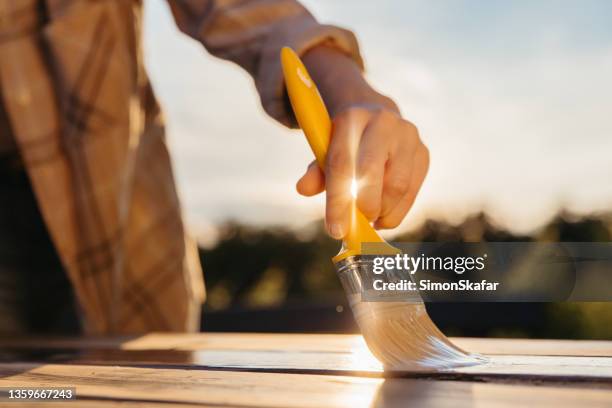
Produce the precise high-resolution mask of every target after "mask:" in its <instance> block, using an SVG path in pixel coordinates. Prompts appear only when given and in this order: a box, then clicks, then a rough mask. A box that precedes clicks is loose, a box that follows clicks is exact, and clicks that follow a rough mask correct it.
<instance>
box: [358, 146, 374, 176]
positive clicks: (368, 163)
mask: <svg viewBox="0 0 612 408" xmlns="http://www.w3.org/2000/svg"><path fill="white" fill-rule="evenodd" d="M377 161H378V156H377V155H376V154H374V153H373V152H365V153H362V154H361V155H359V159H358V160H357V173H358V174H361V175H365V174H370V173H372V172H374V170H375V169H376V162H377Z"/></svg>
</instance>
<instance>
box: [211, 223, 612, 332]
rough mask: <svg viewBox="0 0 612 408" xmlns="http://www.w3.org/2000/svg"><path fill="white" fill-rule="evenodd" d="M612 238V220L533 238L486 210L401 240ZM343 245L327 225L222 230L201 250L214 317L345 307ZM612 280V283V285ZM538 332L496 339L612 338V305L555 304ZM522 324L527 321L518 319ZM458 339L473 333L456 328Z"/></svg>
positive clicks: (565, 226)
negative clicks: (339, 257)
mask: <svg viewBox="0 0 612 408" xmlns="http://www.w3.org/2000/svg"><path fill="white" fill-rule="evenodd" d="M611 236H612V215H610V214H599V215H592V216H587V217H577V216H574V215H572V214H570V213H561V214H559V215H558V216H557V217H555V218H554V219H553V220H552V221H551V222H550V223H548V224H547V225H546V226H545V227H543V228H541V229H540V230H538V231H536V232H534V233H533V234H531V235H515V234H512V233H511V232H509V231H507V230H505V229H503V228H500V227H499V226H496V225H495V224H494V223H493V222H491V221H490V220H489V218H488V217H487V216H486V215H485V214H483V213H479V214H476V215H474V216H472V217H468V218H467V219H465V220H464V221H463V222H462V223H461V224H459V225H450V224H447V223H445V222H440V221H435V220H429V221H427V222H425V223H424V224H423V226H422V227H421V228H419V229H418V230H416V231H412V232H408V233H405V234H402V235H399V236H397V237H395V239H394V241H398V242H400V241H402V242H482V241H487V242H512V241H514V242H528V241H543V242H606V241H610V240H611ZM338 249H339V244H338V242H336V241H334V240H332V239H330V238H329V237H328V236H327V235H326V234H325V232H324V230H323V227H322V223H321V222H319V223H316V224H313V225H311V226H309V227H308V228H305V229H303V230H301V231H297V232H296V231H293V230H289V229H286V228H280V227H277V228H255V227H251V226H247V225H240V224H237V223H234V222H228V223H226V224H225V225H223V226H222V227H220V232H219V239H218V241H217V243H216V244H215V245H214V246H213V247H211V248H200V255H201V259H202V261H203V269H204V271H205V278H206V285H207V292H208V299H207V304H206V309H207V311H208V312H209V313H214V312H215V311H222V310H227V309H228V308H234V309H235V308H239V309H240V308H242V309H252V308H264V309H265V308H283V307H284V305H286V304H288V303H290V302H294V303H295V302H299V303H300V304H313V305H316V304H321V303H322V302H327V303H329V304H343V302H344V294H343V291H342V288H341V287H340V284H339V282H338V279H337V278H336V275H335V272H334V269H333V265H332V263H331V260H330V258H331V257H332V256H333V255H335V254H336V253H337V252H338ZM611 283H612V282H611ZM541 309H542V311H543V312H542V313H543V318H542V320H541V323H539V324H538V325H537V327H533V325H532V326H529V327H521V326H520V325H519V326H516V327H512V328H507V327H496V325H495V321H491V324H490V327H489V328H488V329H487V331H486V335H489V336H503V337H551V338H597V339H612V302H610V303H550V304H542V305H541ZM516 318H517V321H520V319H521V316H517V317H516ZM449 331H450V332H452V334H454V335H462V334H466V331H465V330H464V329H463V328H462V327H461V325H452V326H451V327H449Z"/></svg>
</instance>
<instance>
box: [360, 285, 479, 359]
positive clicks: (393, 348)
mask: <svg viewBox="0 0 612 408" xmlns="http://www.w3.org/2000/svg"><path fill="white" fill-rule="evenodd" d="M351 298H352V299H350V303H351V308H352V310H353V314H354V316H355V320H357V324H358V325H359V327H360V329H361V332H362V334H363V336H364V338H365V341H366V343H367V345H368V347H369V349H370V351H371V352H372V354H374V356H375V357H376V358H378V359H379V360H380V362H381V363H383V365H384V366H385V369H389V370H407V371H432V370H443V369H448V368H453V367H460V366H468V365H475V364H480V363H483V362H485V361H486V359H485V358H484V357H482V356H479V355H476V354H469V353H466V352H465V351H463V350H461V349H459V348H458V347H456V346H455V345H454V344H452V343H451V342H450V340H449V339H448V338H447V337H446V336H445V335H444V334H443V333H442V332H441V331H440V330H439V329H438V328H437V327H436V325H435V324H434V323H433V322H432V321H431V319H430V318H429V315H428V314H427V310H426V309H425V305H424V304H423V303H410V302H385V301H380V302H363V301H361V298H360V297H359V296H354V295H353V296H351Z"/></svg>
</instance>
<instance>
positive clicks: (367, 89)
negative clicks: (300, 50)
mask: <svg viewBox="0 0 612 408" xmlns="http://www.w3.org/2000/svg"><path fill="white" fill-rule="evenodd" d="M303 60H304V64H305V65H306V68H307V69H308V72H309V73H310V75H311V76H312V78H313V79H314V81H315V83H316V84H317V87H318V88H319V92H320V93H321V96H322V97H323V100H324V101H325V104H326V106H327V109H328V110H329V113H330V115H331V116H332V117H334V116H335V115H336V114H338V113H339V112H341V111H343V110H345V109H346V108H348V107H349V106H357V105H359V106H372V107H377V106H379V107H384V108H386V109H390V110H393V111H395V112H398V113H399V109H398V108H397V105H396V104H395V103H394V102H393V101H392V100H391V99H390V98H388V97H386V96H384V95H382V94H380V93H378V92H377V91H375V90H374V89H373V88H372V87H371V86H370V85H369V84H368V83H367V81H366V80H365V78H364V77H363V74H362V72H361V70H360V68H359V66H358V65H357V64H356V63H355V62H354V61H353V60H352V59H351V58H350V57H348V56H346V55H344V54H343V53H341V52H339V51H338V50H336V49H334V48H330V47H326V46H318V47H315V48H313V49H311V50H309V51H308V52H307V53H306V54H305V55H304V57H303Z"/></svg>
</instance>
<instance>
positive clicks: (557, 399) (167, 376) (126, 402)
mask: <svg viewBox="0 0 612 408" xmlns="http://www.w3.org/2000/svg"><path fill="white" fill-rule="evenodd" d="M67 384H70V385H73V386H75V387H76V389H77V395H78V397H79V398H81V399H78V400H77V401H76V402H71V403H70V406H74V407H90V406H103V407H104V406H119V405H120V406H128V407H131V406H149V404H155V405H154V406H167V405H165V404H173V405H174V404H180V405H179V406H184V404H185V405H186V406H190V405H191V406H206V407H213V406H223V407H228V406H236V407H396V406H406V405H408V404H409V405H410V406H417V407H468V406H474V405H480V406H485V407H489V406H495V407H514V408H515V407H517V406H546V407H575V406H580V407H609V406H612V393H611V392H610V391H607V390H601V389H584V388H579V387H576V386H573V385H571V384H570V385H565V386H563V387H549V386H527V385H509V384H486V383H470V382H455V381H444V382H439V381H425V380H418V379H386V380H385V379H381V378H359V377H348V376H333V375H308V374H299V375H298V374H279V373H251V372H231V371H207V370H182V369H165V368H133V367H109V366H86V365H82V366H69V365H55V364H47V365H38V364H24V363H11V364H0V386H3V387H6V386H11V387H25V386H45V387H61V386H66V385H67ZM83 398H85V399H83ZM164 403H165V404H164ZM66 405H68V404H66ZM11 406H19V404H16V405H13V404H12V403H11ZM22 406H33V405H32V404H27V405H22ZM47 406H48V404H47Z"/></svg>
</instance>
